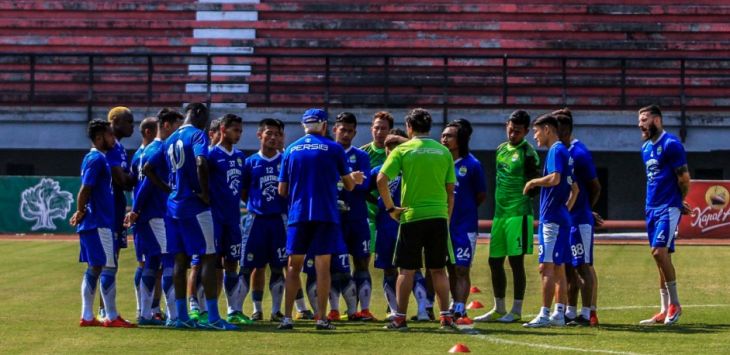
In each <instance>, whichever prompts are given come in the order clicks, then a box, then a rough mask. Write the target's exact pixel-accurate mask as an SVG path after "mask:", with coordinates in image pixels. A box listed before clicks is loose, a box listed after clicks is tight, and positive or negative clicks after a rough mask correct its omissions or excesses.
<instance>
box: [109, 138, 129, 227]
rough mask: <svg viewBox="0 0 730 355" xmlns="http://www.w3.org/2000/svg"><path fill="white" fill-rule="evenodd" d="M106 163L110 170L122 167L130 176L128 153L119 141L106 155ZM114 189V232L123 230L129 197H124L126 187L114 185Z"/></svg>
mask: <svg viewBox="0 0 730 355" xmlns="http://www.w3.org/2000/svg"><path fill="white" fill-rule="evenodd" d="M106 161H107V162H108V163H109V168H112V169H113V168H116V167H120V168H122V170H123V171H124V173H125V174H127V175H129V172H130V171H129V163H128V162H127V151H126V150H124V146H123V145H122V143H120V142H119V141H116V142H115V143H114V147H113V148H112V149H110V150H109V151H108V152H107V153H106ZM113 187H114V190H113V192H114V227H113V228H112V229H113V230H114V231H119V230H122V229H123V228H124V227H123V224H124V213H125V212H126V211H127V197H126V196H125V195H124V187H123V186H117V185H113Z"/></svg>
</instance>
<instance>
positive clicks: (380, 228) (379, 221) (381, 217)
mask: <svg viewBox="0 0 730 355" xmlns="http://www.w3.org/2000/svg"><path fill="white" fill-rule="evenodd" d="M381 167H382V165H379V166H376V167H374V168H373V170H372V171H371V172H370V176H372V177H376V176H378V173H379V172H380V168H381ZM400 181H401V175H398V176H396V177H395V178H394V179H393V180H389V181H388V189H389V190H390V196H392V197H393V204H394V205H395V206H400V185H401V184H400ZM398 226H399V224H398V222H396V221H395V220H394V219H393V218H390V215H389V214H388V212H386V211H385V204H383V199H382V198H381V197H378V213H377V215H376V216H375V228H376V230H377V234H378V235H387V236H397V235H398Z"/></svg>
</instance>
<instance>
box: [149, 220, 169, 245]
mask: <svg viewBox="0 0 730 355" xmlns="http://www.w3.org/2000/svg"><path fill="white" fill-rule="evenodd" d="M149 224H150V229H151V230H152V234H154V236H155V239H156V240H157V244H159V245H160V251H161V252H162V254H167V231H166V230H165V220H164V219H162V218H152V219H150V221H149Z"/></svg>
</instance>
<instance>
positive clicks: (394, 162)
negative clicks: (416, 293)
mask: <svg viewBox="0 0 730 355" xmlns="http://www.w3.org/2000/svg"><path fill="white" fill-rule="evenodd" d="M430 131H431V114H429V113H428V111H426V110H424V109H414V110H412V111H411V112H409V113H408V115H406V132H408V137H410V138H411V139H410V140H409V141H407V142H405V143H403V144H401V145H399V146H398V147H397V148H395V149H394V150H393V151H392V152H391V153H390V155H388V158H387V159H386V160H385V163H384V164H383V167H382V169H381V170H380V173H379V174H378V177H377V184H378V192H380V196H381V197H382V199H383V205H384V206H385V209H386V211H387V212H388V213H389V214H390V216H391V217H392V218H393V219H395V220H396V221H399V222H400V223H401V224H400V229H399V232H398V241H397V243H396V247H395V257H394V262H395V266H397V267H399V268H400V274H399V275H398V281H397V283H396V299H397V300H398V310H397V312H396V316H395V317H394V318H393V321H392V322H391V323H390V324H388V325H387V326H386V329H393V330H402V329H407V328H408V326H407V325H406V311H407V310H408V298H409V297H410V293H411V289H412V288H413V280H414V276H415V272H416V269H420V268H421V267H423V260H422V259H423V257H422V256H423V255H425V259H426V268H427V269H429V270H430V271H431V278H432V281H433V287H434V290H435V291H436V295H437V296H438V301H439V308H440V309H441V317H440V321H441V327H442V328H444V327H446V328H449V327H455V324H454V320H453V316H452V315H451V313H450V312H449V310H448V309H449V280H448V277H447V275H446V271H445V266H446V262H447V260H448V259H449V257H451V259H453V251H452V250H451V247H450V242H451V240H450V238H449V229H448V228H449V227H448V220H449V218H450V216H451V211H452V209H453V206H454V184H455V183H456V174H455V172H454V159H453V158H452V157H451V153H450V152H449V150H448V149H447V148H446V147H444V146H443V145H441V144H440V143H439V142H438V141H436V140H434V139H431V138H429V132H430ZM399 174H402V178H401V184H402V185H401V188H402V190H401V203H402V206H400V207H397V206H395V205H394V204H393V199H392V196H391V195H390V189H388V181H389V180H391V179H394V178H395V177H396V176H398V175H399Z"/></svg>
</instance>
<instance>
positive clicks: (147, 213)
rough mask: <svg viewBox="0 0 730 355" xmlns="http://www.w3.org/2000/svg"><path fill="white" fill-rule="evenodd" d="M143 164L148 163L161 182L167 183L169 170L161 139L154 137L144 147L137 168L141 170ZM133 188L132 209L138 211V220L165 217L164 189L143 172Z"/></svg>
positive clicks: (165, 196)
mask: <svg viewBox="0 0 730 355" xmlns="http://www.w3.org/2000/svg"><path fill="white" fill-rule="evenodd" d="M145 165H149V166H150V167H151V168H152V171H153V172H154V173H155V175H156V176H157V177H158V178H159V179H160V180H162V182H163V183H168V180H169V174H170V170H169V168H168V166H167V161H166V159H165V143H164V142H162V140H160V139H155V140H154V141H152V143H150V144H148V145H147V146H146V147H145V148H144V152H143V153H142V156H141V158H140V162H139V170H140V171H142V168H143V167H144V166H145ZM135 190H136V192H135V194H134V201H133V203H132V210H134V211H135V212H137V213H139V217H138V218H137V220H138V221H142V222H146V221H149V220H150V219H152V218H163V217H165V215H166V213H167V198H168V193H167V192H166V191H164V190H162V189H160V188H159V187H157V186H156V185H155V184H153V183H152V181H151V180H150V179H149V178H147V177H146V176H145V175H144V174H140V176H139V180H138V182H137V188H136V189H135Z"/></svg>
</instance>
